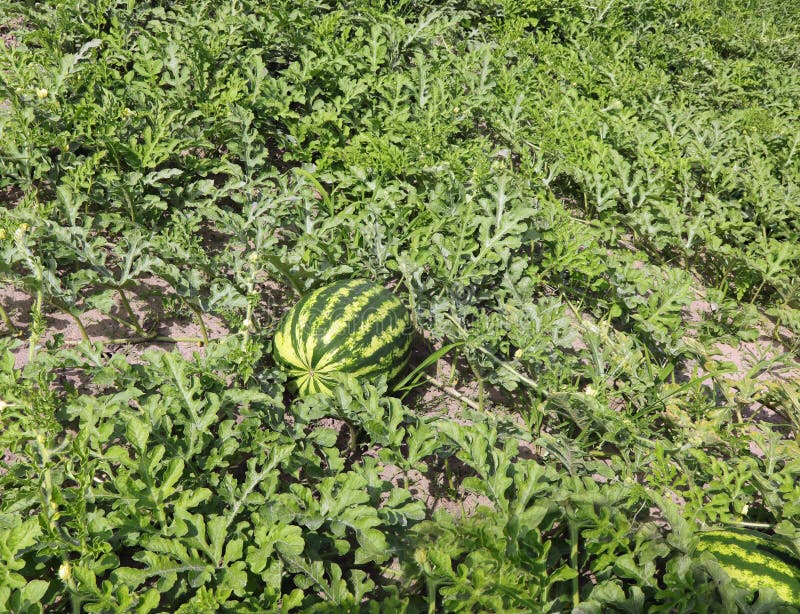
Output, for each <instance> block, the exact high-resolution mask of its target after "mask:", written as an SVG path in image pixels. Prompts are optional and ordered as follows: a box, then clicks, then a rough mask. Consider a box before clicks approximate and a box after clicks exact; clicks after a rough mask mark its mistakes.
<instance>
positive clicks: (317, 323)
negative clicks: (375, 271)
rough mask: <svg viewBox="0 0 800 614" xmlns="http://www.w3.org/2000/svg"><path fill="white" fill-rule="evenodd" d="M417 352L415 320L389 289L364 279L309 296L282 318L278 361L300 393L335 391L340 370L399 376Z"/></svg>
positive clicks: (276, 353) (275, 341)
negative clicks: (414, 348) (413, 334)
mask: <svg viewBox="0 0 800 614" xmlns="http://www.w3.org/2000/svg"><path fill="white" fill-rule="evenodd" d="M410 352H411V321H410V318H409V315H408V311H407V310H406V308H405V306H404V305H403V303H402V302H401V301H400V299H398V298H397V297H396V296H394V295H393V294H392V293H391V292H389V290H387V289H386V288H384V287H383V286H381V285H379V284H376V283H374V282H371V281H368V280H364V279H352V280H345V281H339V282H336V283H333V284H331V285H328V286H324V287H321V288H318V289H316V290H313V291H312V292H309V293H308V294H306V295H305V296H303V297H302V298H301V299H300V300H299V301H298V302H297V303H296V304H295V305H294V306H293V307H292V308H291V309H289V311H287V312H286V314H284V316H283V318H282V319H281V321H280V323H279V324H278V327H277V330H276V332H275V336H274V339H273V355H274V357H275V361H276V362H277V363H278V364H279V365H280V366H281V367H282V368H283V369H284V370H285V371H286V373H287V375H288V376H289V378H290V381H291V382H292V384H293V387H295V388H296V389H297V392H298V393H299V395H300V396H306V395H309V394H314V393H323V394H331V393H332V390H333V388H334V387H335V386H336V383H337V378H338V376H339V374H349V375H353V376H355V377H360V378H369V379H372V378H375V377H377V376H379V375H386V377H387V379H392V378H393V377H395V376H396V375H397V374H398V373H399V372H400V370H401V369H402V368H403V367H404V366H405V364H406V362H407V360H408V356H409V354H410Z"/></svg>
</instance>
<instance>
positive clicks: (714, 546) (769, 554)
mask: <svg viewBox="0 0 800 614" xmlns="http://www.w3.org/2000/svg"><path fill="white" fill-rule="evenodd" d="M695 549H696V551H698V552H709V553H711V554H713V555H714V558H715V559H716V560H717V562H718V563H719V565H720V567H722V569H723V570H724V571H725V573H727V574H728V576H730V579H731V581H732V582H733V583H734V584H736V585H737V586H740V587H742V588H746V589H748V590H759V589H763V588H764V587H767V586H770V587H772V588H773V589H775V592H776V593H777V594H778V597H780V598H781V599H782V600H783V601H785V602H786V603H788V604H791V605H800V561H798V559H797V557H796V556H795V554H794V552H793V551H792V550H791V549H790V548H788V547H786V546H784V545H783V544H781V543H780V542H779V541H777V540H775V539H772V538H770V537H769V536H768V535H765V534H764V533H760V532H758V531H749V530H746V529H719V530H714V531H704V532H703V533H700V534H699V535H698V537H697V542H696V544H695Z"/></svg>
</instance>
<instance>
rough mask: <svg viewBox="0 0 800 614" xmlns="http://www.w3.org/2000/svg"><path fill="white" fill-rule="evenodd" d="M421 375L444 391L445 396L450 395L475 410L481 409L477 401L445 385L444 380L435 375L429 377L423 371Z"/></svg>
mask: <svg viewBox="0 0 800 614" xmlns="http://www.w3.org/2000/svg"><path fill="white" fill-rule="evenodd" d="M423 375H424V377H425V379H426V380H427V381H428V383H430V384H433V385H434V386H436V387H437V388H438V389H439V390H441V391H442V392H444V393H445V394H446V395H447V396H449V397H452V398H454V399H456V400H457V401H461V402H462V403H464V404H465V405H468V406H469V407H471V408H472V409H474V410H475V411H483V410H482V408H481V406H480V404H479V403H476V402H475V401H473V400H472V399H470V398H469V397H465V396H464V395H463V394H461V393H460V392H459V391H458V390H456V389H455V388H453V387H452V386H448V385H446V384H445V383H444V382H441V381H439V380H438V379H436V378H435V377H431V376H430V375H428V374H427V373H425V374H423Z"/></svg>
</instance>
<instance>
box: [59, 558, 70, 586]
mask: <svg viewBox="0 0 800 614" xmlns="http://www.w3.org/2000/svg"><path fill="white" fill-rule="evenodd" d="M58 577H59V578H61V581H62V582H69V581H70V579H71V578H72V565H70V564H69V562H68V561H64V562H63V563H61V567H59V568H58Z"/></svg>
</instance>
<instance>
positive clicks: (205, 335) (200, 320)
mask: <svg viewBox="0 0 800 614" xmlns="http://www.w3.org/2000/svg"><path fill="white" fill-rule="evenodd" d="M186 304H187V305H188V306H189V309H191V310H192V313H194V317H195V319H196V320H197V324H198V325H199V326H200V335H201V336H202V337H203V346H204V347H208V331H207V330H206V323H205V322H204V321H203V314H202V313H201V312H200V310H199V309H198V308H197V307H195V306H194V305H192V304H191V303H190V302H188V301H186Z"/></svg>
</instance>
